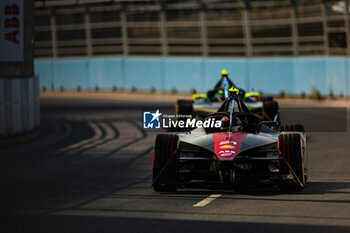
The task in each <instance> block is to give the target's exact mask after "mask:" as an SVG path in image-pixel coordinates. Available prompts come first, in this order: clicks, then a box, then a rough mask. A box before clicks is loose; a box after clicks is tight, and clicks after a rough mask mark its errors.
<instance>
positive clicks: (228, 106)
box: [152, 89, 308, 192]
mask: <svg viewBox="0 0 350 233" xmlns="http://www.w3.org/2000/svg"><path fill="white" fill-rule="evenodd" d="M233 90H235V91H233V92H238V90H237V89H233ZM231 91H232V89H231ZM206 119H213V120H216V121H220V122H221V127H219V128H215V127H208V128H204V127H198V128H195V129H194V130H192V131H190V132H186V133H173V134H158V135H157V137H156V140H155V147H154V153H153V183H152V185H153V189H154V190H155V191H157V192H169V191H176V189H177V188H180V187H181V188H184V187H197V186H200V187H206V186H207V187H208V188H209V187H220V188H221V187H223V188H227V187H231V188H232V187H235V186H239V185H245V184H250V185H253V184H256V185H257V184H270V185H272V186H278V187H280V188H281V189H282V190H291V191H297V190H300V191H301V190H303V188H304V187H305V185H306V182H307V179H308V159H307V151H306V132H305V129H304V127H303V126H302V125H298V124H297V125H282V126H280V127H279V126H278V122H277V121H276V119H275V120H274V121H263V120H262V119H261V117H260V116H258V115H257V114H255V113H253V112H251V111H249V110H248V108H247V106H246V105H245V104H244V102H243V101H242V99H241V98H239V97H238V96H237V95H236V94H234V93H233V94H230V96H229V97H228V98H227V99H226V100H225V101H224V102H223V104H222V106H221V107H220V108H219V110H218V111H217V112H216V113H213V114H210V115H208V116H207V117H206ZM188 120H189V121H190V119H188Z"/></svg>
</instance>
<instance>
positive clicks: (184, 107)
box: [175, 100, 193, 115]
mask: <svg viewBox="0 0 350 233" xmlns="http://www.w3.org/2000/svg"><path fill="white" fill-rule="evenodd" d="M175 114H180V115H193V101H192V100H178V101H177V103H176V105H175Z"/></svg>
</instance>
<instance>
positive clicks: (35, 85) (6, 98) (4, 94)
mask: <svg viewBox="0 0 350 233" xmlns="http://www.w3.org/2000/svg"><path fill="white" fill-rule="evenodd" d="M39 96H40V93H39V78H38V77H26V78H0V136H12V135H20V134H23V133H26V132H29V131H31V130H33V129H35V128H37V127H39V125H40V103H39Z"/></svg>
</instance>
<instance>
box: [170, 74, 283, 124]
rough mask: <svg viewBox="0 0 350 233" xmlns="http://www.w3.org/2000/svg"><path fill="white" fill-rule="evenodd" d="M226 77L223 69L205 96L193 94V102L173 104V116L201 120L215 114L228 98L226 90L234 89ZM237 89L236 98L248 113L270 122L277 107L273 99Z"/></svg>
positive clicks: (179, 101)
mask: <svg viewBox="0 0 350 233" xmlns="http://www.w3.org/2000/svg"><path fill="white" fill-rule="evenodd" d="M228 75H229V73H228V72H227V71H226V70H225V69H223V70H222V71H221V79H220V80H219V81H218V83H217V84H216V85H215V87H214V89H212V90H210V91H208V92H207V94H193V95H192V99H193V100H178V101H177V103H176V104H175V114H178V115H195V116H197V117H200V118H203V117H205V115H206V114H208V113H213V112H216V111H217V110H218V109H219V107H220V106H221V104H222V102H223V101H224V100H225V99H226V98H227V97H228V89H229V88H230V87H232V86H234V87H236V85H235V84H234V83H233V82H232V81H231V80H230V79H229V77H228ZM236 88H237V87H236ZM237 89H239V94H238V97H239V98H241V99H242V100H243V102H244V103H245V104H246V106H247V107H248V109H249V110H250V111H252V112H254V113H256V114H258V115H260V116H261V117H262V118H263V119H264V120H272V119H273V118H274V117H275V115H276V114H277V112H278V110H279V107H278V103H277V102H276V101H274V100H273V97H271V96H269V97H264V96H263V95H262V94H260V93H257V92H249V93H246V92H245V91H244V90H243V89H240V88H237Z"/></svg>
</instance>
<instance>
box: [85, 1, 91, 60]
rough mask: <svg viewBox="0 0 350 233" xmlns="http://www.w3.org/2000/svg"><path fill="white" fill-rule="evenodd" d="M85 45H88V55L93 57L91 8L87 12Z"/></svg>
mask: <svg viewBox="0 0 350 233" xmlns="http://www.w3.org/2000/svg"><path fill="white" fill-rule="evenodd" d="M85 39H86V40H85V43H86V54H87V56H89V57H91V56H92V41H91V25H90V12H89V8H88V7H87V8H86V11H85Z"/></svg>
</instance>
